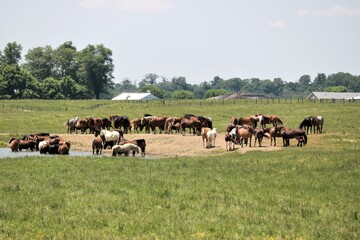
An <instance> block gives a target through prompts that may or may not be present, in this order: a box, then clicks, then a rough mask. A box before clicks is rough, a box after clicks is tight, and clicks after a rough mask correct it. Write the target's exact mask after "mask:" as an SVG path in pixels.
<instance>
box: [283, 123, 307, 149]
mask: <svg viewBox="0 0 360 240" xmlns="http://www.w3.org/2000/svg"><path fill="white" fill-rule="evenodd" d="M280 135H281V136H282V138H283V145H284V147H288V146H290V139H293V138H296V139H300V138H301V139H303V143H304V145H306V143H307V136H306V132H305V131H304V130H302V129H300V128H297V129H290V128H286V127H281V128H280ZM298 146H299V145H298Z"/></svg>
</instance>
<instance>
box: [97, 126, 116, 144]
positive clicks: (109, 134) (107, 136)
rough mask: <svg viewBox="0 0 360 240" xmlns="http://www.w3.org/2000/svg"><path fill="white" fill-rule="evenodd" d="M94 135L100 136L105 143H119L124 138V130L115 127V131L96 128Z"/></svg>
mask: <svg viewBox="0 0 360 240" xmlns="http://www.w3.org/2000/svg"><path fill="white" fill-rule="evenodd" d="M94 135H95V137H97V136H100V137H101V139H102V140H103V143H104V144H105V142H108V141H116V143H119V142H120V140H121V139H122V138H123V132H122V131H121V130H118V129H115V130H114V131H108V130H104V129H103V130H99V129H95V134H94Z"/></svg>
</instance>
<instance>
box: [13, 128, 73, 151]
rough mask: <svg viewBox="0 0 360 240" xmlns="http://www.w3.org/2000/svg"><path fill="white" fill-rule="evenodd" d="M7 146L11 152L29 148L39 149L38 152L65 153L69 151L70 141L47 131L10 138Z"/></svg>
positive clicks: (31, 149)
mask: <svg viewBox="0 0 360 240" xmlns="http://www.w3.org/2000/svg"><path fill="white" fill-rule="evenodd" d="M8 147H9V148H10V149H11V151H13V152H17V151H22V150H30V151H34V150H35V151H39V152H40V154H61V155H67V154H69V151H70V147H71V144H70V141H67V140H65V139H63V138H62V137H60V136H58V135H50V134H49V133H37V134H27V135H25V136H24V137H23V138H22V139H19V138H11V139H10V140H9V142H8Z"/></svg>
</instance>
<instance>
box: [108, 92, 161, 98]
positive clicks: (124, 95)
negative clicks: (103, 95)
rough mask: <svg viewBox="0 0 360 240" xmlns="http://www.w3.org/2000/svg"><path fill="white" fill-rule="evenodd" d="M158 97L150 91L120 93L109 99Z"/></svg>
mask: <svg viewBox="0 0 360 240" xmlns="http://www.w3.org/2000/svg"><path fill="white" fill-rule="evenodd" d="M154 99H159V98H158V97H157V96H155V95H153V94H151V93H122V94H120V95H119V96H116V97H114V98H112V99H111V100H154Z"/></svg>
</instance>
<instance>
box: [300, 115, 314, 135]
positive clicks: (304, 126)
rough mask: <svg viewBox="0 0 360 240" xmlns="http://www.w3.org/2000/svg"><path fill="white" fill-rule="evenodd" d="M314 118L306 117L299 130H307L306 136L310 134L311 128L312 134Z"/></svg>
mask: <svg viewBox="0 0 360 240" xmlns="http://www.w3.org/2000/svg"><path fill="white" fill-rule="evenodd" d="M311 118H312V116H310V117H306V118H304V120H302V122H301V123H300V126H299V128H300V129H303V130H306V134H309V128H310V133H311V132H312V119H311Z"/></svg>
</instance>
